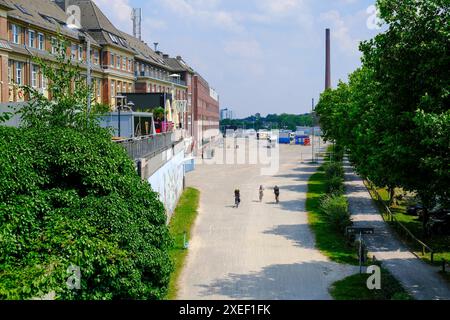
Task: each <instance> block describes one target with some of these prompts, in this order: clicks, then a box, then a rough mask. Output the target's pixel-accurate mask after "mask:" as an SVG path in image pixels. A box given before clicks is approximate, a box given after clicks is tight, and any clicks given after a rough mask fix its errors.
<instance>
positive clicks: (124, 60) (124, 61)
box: [122, 57, 127, 70]
mask: <svg viewBox="0 0 450 320" xmlns="http://www.w3.org/2000/svg"><path fill="white" fill-rule="evenodd" d="M122 70H127V57H123V58H122Z"/></svg>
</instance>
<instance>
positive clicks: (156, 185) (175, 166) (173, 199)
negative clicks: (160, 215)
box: [147, 152, 184, 216]
mask: <svg viewBox="0 0 450 320" xmlns="http://www.w3.org/2000/svg"><path fill="white" fill-rule="evenodd" d="M183 160H184V153H183V152H180V153H178V154H176V155H175V156H174V157H173V158H172V159H170V160H169V161H168V162H167V163H166V164H165V165H164V166H162V167H161V168H160V169H159V170H157V171H156V172H155V173H154V174H153V175H152V176H151V177H150V178H148V180H147V181H148V183H149V184H150V185H151V187H152V189H153V190H154V191H156V192H157V193H158V194H159V198H160V200H161V201H162V203H163V204H164V207H165V208H166V211H167V214H168V216H170V215H172V213H173V212H174V211H175V208H176V206H177V203H178V199H179V198H180V196H181V194H182V193H183V178H184V165H183Z"/></svg>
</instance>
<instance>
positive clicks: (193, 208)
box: [165, 188, 200, 300]
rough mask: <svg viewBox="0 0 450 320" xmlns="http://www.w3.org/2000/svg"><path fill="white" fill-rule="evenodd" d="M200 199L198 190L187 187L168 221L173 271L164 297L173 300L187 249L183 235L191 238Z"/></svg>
mask: <svg viewBox="0 0 450 320" xmlns="http://www.w3.org/2000/svg"><path fill="white" fill-rule="evenodd" d="M199 201H200V191H198V190H197V189H194V188H187V189H186V190H185V191H184V193H183V195H182V196H181V198H180V201H179V202H178V205H177V208H176V209H175V213H174V215H173V217H172V220H171V221H170V225H169V231H170V235H171V236H172V238H173V240H174V245H173V247H172V249H171V250H170V256H171V258H172V261H173V264H174V267H175V271H174V272H173V273H172V275H171V278H170V284H169V289H168V292H167V296H166V297H165V299H167V300H174V299H176V297H177V293H178V279H179V277H180V274H181V271H182V270H183V267H184V262H185V260H186V257H187V253H188V251H187V250H186V249H185V248H184V240H185V238H184V235H185V233H186V241H189V239H190V238H191V230H192V226H193V224H194V222H195V219H196V218H197V215H198V205H199Z"/></svg>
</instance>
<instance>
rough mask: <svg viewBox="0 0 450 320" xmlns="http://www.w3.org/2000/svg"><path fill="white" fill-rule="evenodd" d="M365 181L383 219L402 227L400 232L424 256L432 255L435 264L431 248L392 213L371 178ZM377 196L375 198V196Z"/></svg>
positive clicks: (431, 258) (431, 259)
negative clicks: (417, 247) (420, 249)
mask: <svg viewBox="0 0 450 320" xmlns="http://www.w3.org/2000/svg"><path fill="white" fill-rule="evenodd" d="M363 181H364V185H365V186H366V188H367V190H368V191H369V194H370V196H371V197H372V199H374V200H375V201H376V202H377V203H378V204H379V206H380V207H381V208H382V217H383V219H384V221H386V222H391V223H395V225H396V226H398V227H400V230H401V231H402V232H403V234H404V235H405V236H406V237H407V238H409V239H410V240H412V241H414V242H416V243H417V244H418V245H419V246H420V247H421V248H422V256H425V255H426V254H427V252H428V253H429V254H430V261H431V263H433V262H434V251H433V249H431V248H430V246H428V245H427V244H425V243H424V242H423V241H421V240H419V239H418V238H417V237H416V236H415V235H414V234H413V233H412V232H411V231H410V230H409V229H408V228H407V227H405V225H404V224H403V223H401V222H400V221H398V220H397V218H396V217H395V215H394V214H393V213H392V211H391V209H390V208H389V207H388V206H387V205H386V203H385V201H384V200H383V198H382V197H381V195H380V194H379V193H378V191H377V188H376V186H375V184H374V183H373V182H372V181H370V179H369V178H366V179H365V180H363ZM374 194H375V196H373V195H374Z"/></svg>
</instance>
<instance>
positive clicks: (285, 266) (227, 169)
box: [178, 145, 357, 300]
mask: <svg viewBox="0 0 450 320" xmlns="http://www.w3.org/2000/svg"><path fill="white" fill-rule="evenodd" d="M241 148H243V146H241ZM224 149H226V148H224ZM226 150H228V151H230V149H226ZM231 150H233V149H231ZM241 150H242V149H241ZM220 151H221V150H220V149H219V150H217V151H216V154H220ZM310 158H311V147H301V146H286V145H283V146H281V149H280V169H279V172H278V173H276V174H275V175H273V176H263V175H261V170H260V169H261V165H249V164H241V165H221V164H203V165H200V166H198V167H197V168H196V171H194V172H192V173H189V174H188V176H187V185H188V186H192V187H195V188H198V189H199V190H200V191H201V200H200V208H199V211H200V212H199V216H198V219H197V221H196V224H195V226H194V230H193V236H192V239H191V242H190V248H189V253H188V258H187V262H186V266H185V268H184V270H183V272H182V275H181V277H180V282H179V287H180V290H179V294H178V299H193V300H204V299H224V300H227V299H244V300H245V299H257V300H259V299H268V300H281V299H283V300H314V299H318V300H328V299H331V296H330V294H329V292H328V288H329V286H330V285H331V284H332V283H333V282H335V281H337V280H340V279H342V278H345V277H347V276H349V275H351V274H354V273H356V272H357V268H355V267H354V266H348V265H342V264H336V263H333V262H330V261H329V260H328V259H327V258H326V257H325V256H324V255H323V254H321V253H320V252H319V251H318V250H317V249H316V248H315V239H314V235H313V234H312V232H311V230H310V228H309V226H308V224H307V214H306V212H305V199H306V190H307V181H308V179H309V177H310V176H311V174H312V173H313V172H315V170H316V166H314V165H311V164H306V163H302V160H303V161H305V160H310ZM260 185H263V186H264V187H265V188H266V191H265V197H264V199H263V202H262V203H260V202H259V201H258V188H259V186H260ZM274 185H278V186H279V187H280V189H281V196H280V200H281V202H280V204H278V205H277V204H275V203H274V202H275V201H274V200H275V199H274V195H273V191H272V190H271V189H272V188H273V186H274ZM235 188H239V189H240V190H241V198H242V203H241V206H240V207H239V208H238V209H236V208H233V205H234V195H233V192H234V189H235Z"/></svg>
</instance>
